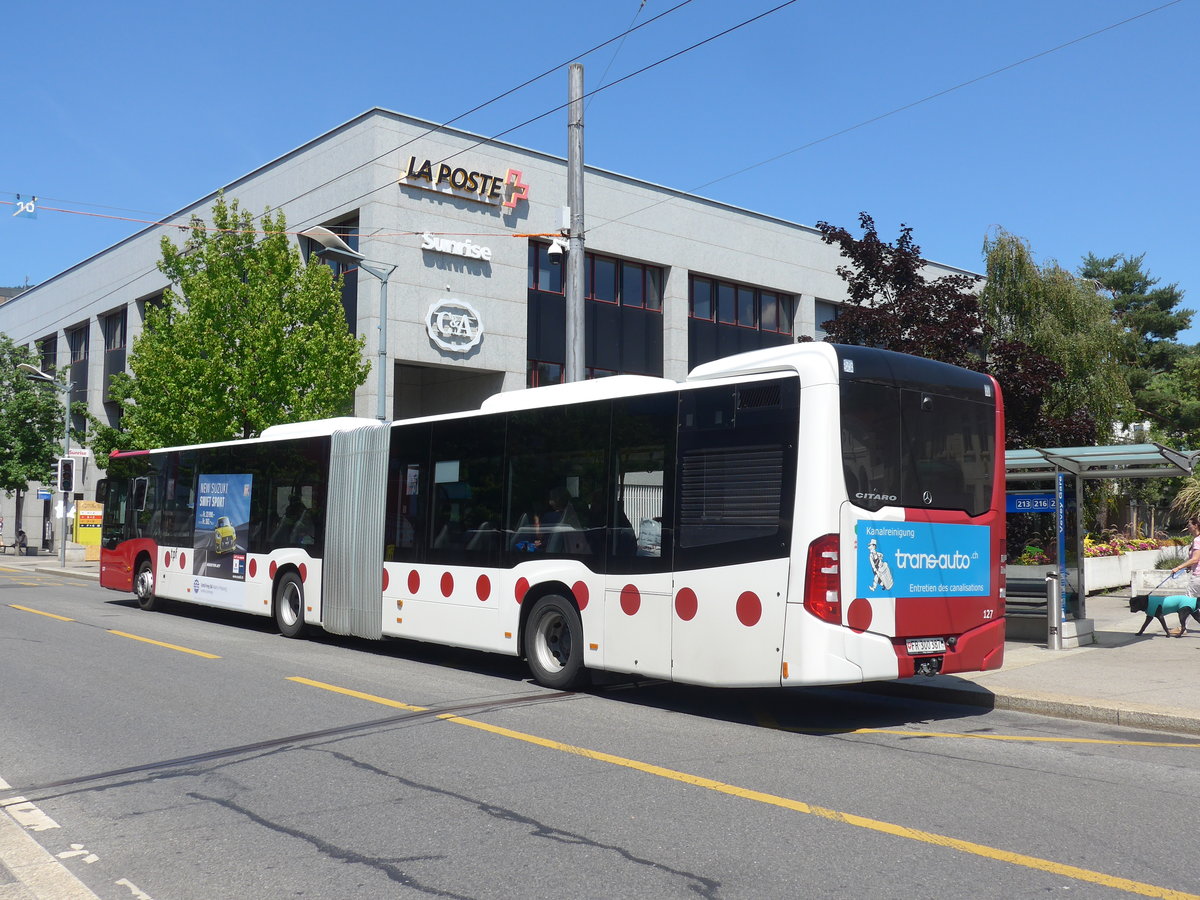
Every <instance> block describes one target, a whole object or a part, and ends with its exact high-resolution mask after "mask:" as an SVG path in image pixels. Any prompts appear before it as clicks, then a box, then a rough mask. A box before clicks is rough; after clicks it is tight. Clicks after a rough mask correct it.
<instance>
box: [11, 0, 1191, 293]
mask: <svg viewBox="0 0 1200 900" xmlns="http://www.w3.org/2000/svg"><path fill="white" fill-rule="evenodd" d="M690 2H691V0H684V2H682V3H679V4H677V5H676V6H674V7H672V8H671V9H669V10H666V11H664V12H663V13H660V14H659V15H657V16H655V17H653V18H651V19H649V20H647V21H646V22H643V23H641V24H640V25H637V26H635V27H633V28H630V29H627V30H626V31H625V32H623V33H622V34H621V35H617V36H615V37H613V38H610V39H608V40H607V41H604V42H602V43H601V44H598V45H596V47H593V48H592V49H591V50H589V51H586V52H585V53H583V54H580V55H578V56H576V57H573V58H572V59H571V60H568V61H567V62H566V63H563V64H561V65H559V66H555V67H554V68H552V69H549V70H547V71H546V72H544V73H542V74H541V75H538V76H536V77H534V78H531V79H528V80H527V81H526V82H523V83H522V84H521V85H519V86H517V87H516V88H512V89H510V90H508V91H505V92H503V93H502V94H499V95H497V96H496V97H494V98H492V100H489V101H486V102H485V103H482V104H479V105H478V106H476V107H474V108H472V109H471V110H468V111H467V112H465V113H461V114H460V115H458V116H456V117H454V118H452V119H450V120H448V121H447V122H446V123H443V125H440V126H435V127H433V128H430V129H428V130H426V131H424V132H422V134H420V135H417V136H416V137H413V138H411V139H410V140H409V141H407V142H405V143H402V144H400V145H398V146H397V147H392V148H389V149H388V150H386V151H384V152H383V153H381V154H379V155H378V156H376V157H374V158H372V159H370V160H367V161H366V162H363V163H360V164H359V165H357V166H355V167H354V168H352V169H350V170H348V171H347V172H344V173H341V174H339V175H337V176H335V177H334V178H331V179H329V180H328V181H326V182H323V183H322V184H320V185H317V186H315V187H313V188H309V189H308V190H306V191H303V192H301V193H300V194H297V195H295V196H294V197H292V198H291V199H290V200H286V201H284V202H283V203H282V204H280V206H279V207H278V208H280V209H282V208H283V207H284V206H286V205H287V204H288V203H292V202H295V201H296V200H298V199H300V198H302V197H304V196H306V195H308V194H310V193H312V192H313V191H316V190H319V189H320V188H322V187H326V186H328V185H329V184H332V183H333V182H335V181H337V180H339V179H341V178H344V177H345V176H346V175H349V174H351V173H352V172H354V171H357V170H358V169H361V168H363V167H364V166H367V165H371V164H372V163H375V162H378V161H379V160H380V159H382V158H383V157H385V156H387V155H388V154H389V153H393V152H395V151H396V150H399V149H402V148H403V147H406V146H408V145H409V144H411V143H413V142H414V141H416V140H419V139H420V138H421V137H424V136H427V135H429V134H432V133H434V132H436V131H437V130H438V129H439V128H442V127H445V125H448V124H450V123H452V122H455V121H458V120H460V119H462V118H464V117H465V116H467V115H470V114H472V113H474V112H476V111H478V110H480V109H482V108H484V107H486V106H487V105H489V104H491V103H494V102H496V101H497V100H499V99H502V98H504V97H507V96H509V95H511V94H512V93H514V92H515V91H517V90H520V89H521V88H523V87H527V86H528V85H530V84H532V83H534V82H536V81H538V80H540V79H541V78H544V77H546V76H547V75H549V74H552V73H553V72H555V71H558V70H559V69H561V68H563V66H565V65H569V64H570V63H571V62H574V61H575V60H577V59H581V58H583V57H584V56H587V55H588V54H590V53H592V52H594V51H595V50H597V49H601V48H603V47H605V46H607V45H609V44H611V43H613V42H614V41H617V40H620V39H622V38H623V37H624V36H627V35H628V34H630V33H632V32H633V31H636V30H638V29H640V28H643V27H645V26H647V25H650V24H651V23H653V22H654V21H656V20H658V19H661V18H662V17H663V16H665V15H668V14H670V13H672V12H675V11H676V10H678V9H680V8H681V7H683V6H685V5H687V3H690ZM795 2H797V0H786V2H784V3H782V4H779V5H778V6H775V7H773V8H771V9H769V10H766V11H765V12H763V13H760V14H758V15H756V16H753V17H752V18H750V19H746V20H744V21H742V22H740V23H738V24H736V25H733V26H731V27H729V28H727V29H725V30H723V31H721V32H718V33H717V34H714V35H711V36H710V37H708V38H705V39H704V40H702V41H699V42H697V43H695V44H692V45H690V46H688V47H685V48H683V49H682V50H679V51H676V52H675V53H672V54H670V55H668V56H666V57H663V58H661V59H659V60H657V61H656V62H653V63H650V64H649V65H646V66H643V67H642V68H640V69H637V70H636V71H633V72H630V73H629V74H627V75H624V76H622V77H621V78H619V79H617V80H616V81H614V82H612V83H611V84H607V85H602V86H601V87H598V88H596V89H594V90H592V91H590V92H587V93H585V95H584V97H585V98H589V97H592V96H594V95H595V94H598V93H601V92H602V91H604V90H607V89H609V88H611V87H615V86H616V85H618V84H621V83H623V82H625V81H628V80H629V79H631V78H633V77H635V76H637V75H641V74H644V73H645V72H647V71H650V70H651V69H654V68H656V67H657V66H660V65H662V64H664V63H666V62H669V61H671V60H673V59H676V58H678V57H679V56H681V55H683V54H685V53H688V52H690V51H692V50H695V49H698V48H699V47H702V46H704V45H705V44H708V43H711V42H712V41H714V40H717V39H718V38H720V37H724V36H725V35H728V34H730V33H732V32H734V31H736V30H738V29H740V28H743V27H745V26H746V25H749V24H752V23H753V22H755V21H758V20H759V19H762V18H763V17H765V16H768V15H771V14H772V13H775V12H778V11H779V10H781V9H784V8H786V7H788V6H791V5H792V4H793V3H795ZM1182 2H1183V0H1168V2H1166V3H1163V4H1161V5H1159V6H1156V7H1153V8H1151V9H1148V10H1145V11H1143V12H1141V13H1137V14H1136V15H1132V16H1129V17H1127V18H1125V19H1122V20H1120V21H1118V22H1114V23H1112V24H1110V25H1106V26H1104V27H1103V28H1098V29H1096V30H1094V31H1091V32H1088V33H1087V34H1084V35H1081V36H1079V37H1076V38H1073V39H1071V40H1069V41H1065V42H1063V43H1061V44H1057V45H1055V46H1054V47H1050V48H1048V49H1046V50H1042V51H1040V52H1038V53H1035V54H1033V55H1031V56H1027V57H1025V58H1023V59H1020V60H1017V61H1016V62H1013V63H1009V64H1007V65H1005V66H1001V67H999V68H996V69H993V70H991V71H989V72H986V73H984V74H982V75H978V76H975V77H973V78H970V79H968V80H966V81H963V82H960V83H958V84H955V85H953V86H951V87H948V88H945V89H943V90H940V91H936V92H934V93H932V94H929V95H927V96H925V97H922V98H920V99H918V100H914V101H911V102H909V103H906V104H903V105H901V106H897V107H895V108H893V109H891V110H888V111H887V112H883V113H880V114H878V115H875V116H871V117H870V118H867V119H864V120H862V121H860V122H857V123H855V124H854V125H850V126H847V127H845V128H842V129H839V130H838V131H835V132H831V133H830V134H827V135H825V136H823V137H820V138H816V139H814V140H812V141H808V142H806V143H804V144H801V145H799V146H797V147H793V148H791V149H790V150H786V151H784V152H782V153H777V154H775V155H773V156H771V157H768V158H766V159H763V160H761V161H759V162H757V163H753V164H751V165H749V166H744V167H742V168H740V169H738V170H736V171H733V172H730V173H727V174H725V175H722V176H720V177H718V178H714V179H712V180H710V181H707V182H705V183H704V184H701V185H698V186H696V187H694V188H691V189H689V190H686V191H681V192H680V193H682V194H692V193H695V192H696V191H699V190H703V189H704V188H706V187H711V186H712V185H714V184H719V183H720V182H722V181H727V180H728V179H730V178H734V177H737V176H738V175H741V174H744V173H746V172H749V171H752V170H754V169H756V168H760V167H762V166H765V165H769V164H771V163H773V162H776V161H778V160H780V159H783V158H785V157H787V156H790V155H793V154H795V153H798V152H801V151H803V150H807V149H810V148H811V147H814V146H817V145H819V144H822V143H825V142H827V141H830V140H833V139H835V138H838V137H841V136H843V135H845V134H849V133H851V132H853V131H856V130H859V129H861V128H864V127H866V126H868V125H871V124H874V123H876V122H879V121H882V120H884V119H887V118H890V117H891V116H894V115H898V114H899V113H901V112H905V111H907V110H910V109H913V108H915V107H917V106H920V105H923V104H925V103H929V102H931V101H933V100H935V99H938V98H940V97H944V96H946V95H948V94H951V93H953V92H955V91H958V90H961V89H963V88H966V87H969V86H971V85H973V84H978V83H979V82H982V81H985V80H987V79H989V78H993V77H995V76H997V75H1000V74H1002V73H1004V72H1007V71H1011V70H1012V69H1015V68H1018V67H1019V66H1023V65H1026V64H1028V63H1030V62H1033V61H1035V60H1037V59H1040V58H1042V57H1045V56H1048V55H1050V54H1052V53H1056V52H1058V51H1060V50H1063V49H1066V48H1067V47H1070V46H1073V45H1075V44H1078V43H1081V42H1083V41H1086V40H1089V39H1090V38H1093V37H1096V36H1098V35H1101V34H1104V33H1105V32H1108V31H1112V30H1113V29H1116V28H1120V27H1122V26H1124V25H1127V24H1129V23H1131V22H1134V21H1136V20H1138V19H1141V18H1145V17H1146V16H1149V15H1152V14H1154V13H1157V12H1161V11H1162V10H1164V9H1167V8H1169V7H1171V6H1175V5H1177V4H1179V3H1182ZM635 19H636V16H635ZM567 105H568V104H567V103H564V104H560V105H558V106H556V107H554V108H553V109H550V110H547V111H546V112H543V113H541V114H540V115H538V116H534V117H533V118H530V119H527V120H526V121H524V122H522V123H520V124H518V125H515V126H513V127H511V128H508V129H506V130H504V131H501V132H499V133H497V134H495V135H493V136H492V137H490V138H481V139H480V140H478V141H476V142H475V143H473V144H471V145H470V146H468V147H466V148H464V149H463V150H460V151H458V152H456V153H454V154H452V155H451V156H448V157H445V158H444V159H443V160H441V162H446V161H447V160H449V159H453V158H454V157H455V156H458V155H459V154H461V153H464V152H466V151H467V150H470V149H472V148H474V147H477V146H479V145H480V144H484V143H488V142H491V141H494V140H496V139H497V138H499V137H502V136H504V135H507V134H510V133H512V132H513V131H516V130H518V129H520V128H523V127H525V126H526V125H529V124H532V123H533V122H536V121H538V120H540V119H543V118H545V117H546V116H549V115H552V114H553V113H555V112H558V111H560V110H562V109H564V108H565V107H566V106H567ZM392 183H393V182H392V181H391V180H389V181H388V182H387V184H384V185H381V186H379V187H375V188H372V189H371V190H369V191H367V192H365V193H363V194H360V195H359V196H357V197H354V198H351V199H350V200H348V201H343V202H342V203H340V204H339V205H340V206H343V207H344V206H346V205H348V204H353V203H355V202H357V201H359V200H362V199H364V198H366V197H368V196H370V195H371V194H373V193H376V192H377V191H379V190H382V189H383V188H386V187H388V186H389V185H390V184H392ZM676 199H677V198H676V197H667V198H664V199H662V200H658V201H656V202H654V203H652V204H649V205H647V206H644V207H641V208H639V209H636V210H633V211H631V212H629V213H626V214H625V215H623V216H619V217H616V218H614V219H608V220H605V221H603V222H601V223H599V224H597V225H594V226H591V227H590V228H588V229H587V233H589V234H590V233H591V232H593V231H595V230H597V229H599V228H602V227H604V226H606V225H611V224H614V223H617V222H621V221H624V220H626V219H629V218H630V217H632V216H636V215H639V214H641V213H644V212H646V211H648V210H651V209H654V208H656V207H658V206H661V205H663V204H665V203H670V202H673V201H674V200H676ZM0 203H7V204H9V205H12V204H11V201H3V200H0ZM82 205H97V204H82ZM43 208H45V209H53V208H51V207H43ZM101 208H105V207H101ZM109 208H111V207H109ZM54 211H58V212H65V213H73V214H76V215H93V216H101V217H104V218H113V219H122V218H124V217H120V216H102V215H101V214H98V213H85V212H83V211H80V210H68V209H57V210H54ZM182 214H183V213H176V214H175V216H178V215H182ZM255 218H259V216H255ZM126 220H127V221H134V222H137V221H144V220H137V219H131V218H130V219H126ZM146 224H148V225H149V226H150V227H154V226H162V227H174V228H180V229H185V230H186V229H190V228H192V227H193V225H192V223H190V222H189V223H188V224H179V223H173V222H166V221H158V222H147V223H146ZM260 233H264V234H266V233H267V232H260ZM288 233H289V234H296V233H297V232H288ZM422 233H424V232H396V233H394V234H383V233H380V234H379V235H378V236H379V237H387V236H396V237H399V236H407V235H414V234H422ZM438 233H439V234H446V235H448V234H460V233H458V232H438ZM492 234H494V233H492V232H487V233H479V234H474V235H468V234H467V233H466V232H463V233H461V236H491V235H492ZM514 236H522V237H534V236H539V235H533V234H526V235H514ZM152 271H153V268H151V269H148V270H146V271H145V272H142V273H140V274H138V275H136V276H134V277H133V278H131V279H130V280H129V281H127V282H126V283H125V284H123V285H120V286H118V287H116V288H114V289H113V290H112V291H109V292H108V293H107V294H105V295H103V297H100V298H97V299H104V297H107V296H110V295H111V294H112V293H115V292H116V291H118V290H120V289H121V288H123V287H125V286H127V285H128V284H132V283H133V282H134V281H136V280H138V279H139V278H142V277H144V276H145V275H146V274H149V273H150V272H152Z"/></svg>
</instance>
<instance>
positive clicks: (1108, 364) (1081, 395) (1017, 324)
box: [979, 229, 1132, 446]
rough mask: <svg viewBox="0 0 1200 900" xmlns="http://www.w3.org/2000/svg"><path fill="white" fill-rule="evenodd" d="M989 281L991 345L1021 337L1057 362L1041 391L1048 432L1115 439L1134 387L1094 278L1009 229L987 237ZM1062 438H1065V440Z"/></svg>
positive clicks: (986, 300) (1078, 439) (1083, 439)
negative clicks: (1042, 253)
mask: <svg viewBox="0 0 1200 900" xmlns="http://www.w3.org/2000/svg"><path fill="white" fill-rule="evenodd" d="M983 250H984V255H985V257H986V260H987V281H986V283H985V285H984V288H983V290H982V291H981V292H980V295H979V300H980V305H981V307H982V310H983V315H984V318H985V320H986V322H987V329H986V332H985V334H986V338H985V348H986V349H987V350H988V351H989V353H990V351H991V350H992V346H993V345H994V344H995V343H996V342H1001V341H1018V342H1020V343H1022V344H1024V345H1025V346H1027V347H1029V348H1031V349H1032V350H1033V351H1034V352H1036V353H1038V354H1040V355H1042V356H1044V357H1045V358H1047V359H1049V360H1050V361H1051V362H1053V363H1054V365H1055V366H1056V368H1057V370H1058V371H1059V373H1060V374H1059V375H1058V376H1057V377H1056V378H1054V379H1053V380H1052V381H1051V383H1050V384H1049V385H1047V390H1046V391H1045V393H1044V395H1043V397H1042V410H1041V417H1042V422H1043V429H1044V431H1045V432H1046V433H1045V434H1044V435H1041V436H1040V437H1041V438H1042V440H1035V443H1041V444H1042V445H1043V446H1045V445H1046V444H1045V439H1046V438H1050V437H1051V436H1052V435H1058V436H1059V437H1060V439H1061V438H1062V437H1067V436H1073V440H1070V441H1068V442H1064V443H1069V444H1093V443H1096V442H1097V441H1099V442H1101V443H1109V442H1110V441H1111V435H1112V427H1113V425H1114V424H1115V423H1118V422H1123V421H1127V420H1128V416H1129V414H1130V412H1131V409H1132V407H1131V398H1130V394H1129V387H1128V384H1127V383H1126V381H1125V372H1124V368H1123V366H1122V365H1121V345H1122V336H1121V332H1120V330H1119V329H1118V328H1117V327H1116V326H1114V325H1113V323H1112V318H1111V314H1110V307H1109V304H1108V302H1107V301H1106V299H1105V298H1104V297H1102V296H1101V295H1100V294H1099V293H1098V292H1097V290H1096V287H1095V285H1094V284H1093V283H1092V282H1091V281H1090V280H1086V279H1082V278H1076V277H1075V276H1074V275H1072V274H1071V273H1070V272H1068V271H1066V270H1065V269H1063V268H1062V267H1061V266H1059V265H1058V264H1057V263H1055V262H1053V261H1051V262H1047V263H1045V264H1038V263H1037V262H1036V261H1035V259H1034V256H1033V252H1032V250H1031V249H1030V247H1029V244H1028V242H1026V241H1025V240H1024V239H1022V238H1019V237H1017V236H1015V235H1012V234H1009V233H1008V232H1006V231H1004V230H1003V229H998V230H997V231H996V232H995V233H994V234H992V235H989V236H988V238H987V239H986V240H985V241H984V245H983ZM1062 445H1063V444H1060V446H1062Z"/></svg>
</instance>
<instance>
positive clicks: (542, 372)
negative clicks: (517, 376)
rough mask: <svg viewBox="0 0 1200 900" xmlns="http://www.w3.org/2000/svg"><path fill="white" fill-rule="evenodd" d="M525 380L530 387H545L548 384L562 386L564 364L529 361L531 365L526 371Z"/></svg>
mask: <svg viewBox="0 0 1200 900" xmlns="http://www.w3.org/2000/svg"><path fill="white" fill-rule="evenodd" d="M525 380H526V383H527V384H528V385H529V387H545V386H546V385H548V384H562V380H563V367H562V364H561V363H555V362H544V361H542V360H537V359H531V360H529V364H528V366H527V369H526V377H525Z"/></svg>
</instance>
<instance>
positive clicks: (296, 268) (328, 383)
mask: <svg viewBox="0 0 1200 900" xmlns="http://www.w3.org/2000/svg"><path fill="white" fill-rule="evenodd" d="M212 222H213V224H212V227H211V228H208V227H206V226H205V224H204V222H203V221H202V220H201V219H199V218H194V219H193V220H192V225H191V233H190V235H189V237H188V238H187V240H186V241H185V242H184V245H183V246H182V247H177V246H175V245H174V244H173V243H172V242H171V241H170V239H169V238H167V237H163V239H162V244H161V248H162V260H161V262H160V263H159V269H160V270H161V271H162V273H163V274H164V275H166V276H167V278H169V279H170V283H171V286H170V288H169V289H168V290H167V291H166V292H165V293H164V295H163V302H162V305H161V306H155V305H153V304H148V305H147V308H146V319H145V328H144V330H143V332H142V334H141V335H140V336H139V337H138V338H137V339H136V340H135V341H134V342H133V346H132V347H131V349H130V355H129V369H130V372H129V373H128V374H122V375H118V376H115V377H114V378H113V383H112V390H111V393H112V396H113V397H114V398H115V399H116V400H117V401H118V402H119V403H120V404H121V408H122V413H123V415H122V418H121V424H120V429H119V430H114V429H110V428H106V427H103V426H100V427H99V428H97V434H96V436H95V438H94V440H93V442H92V446H93V447H94V448H95V449H96V451H97V453H96V455H97V458H101V457H103V456H106V452H107V450H109V449H111V448H112V447H115V446H117V445H118V444H119V445H122V446H125V447H155V446H164V445H171V444H190V443H202V442H208V441H220V440H229V439H232V438H248V437H253V436H255V435H257V434H260V433H261V432H262V431H263V429H265V428H267V427H268V426H270V425H276V424H280V423H284V422H301V421H307V420H311V419H318V418H323V417H325V416H332V415H341V414H345V413H348V412H349V411H350V410H351V409H352V403H353V395H354V390H355V388H356V387H358V386H359V385H360V384H362V383H363V381H364V380H365V379H366V377H367V373H368V371H369V370H370V364H369V363H365V362H363V361H362V348H363V343H364V340H363V338H361V337H355V336H354V335H352V334H350V333H349V332H348V331H347V329H346V320H345V314H344V312H343V309H342V304H341V285H340V281H335V280H334V279H333V278H332V276H331V274H330V270H329V268H328V267H327V266H325V265H322V264H320V263H319V262H317V261H316V260H313V261H312V263H311V264H310V265H305V264H304V262H303V261H302V260H301V257H300V252H299V250H298V249H297V248H296V246H295V245H294V244H293V243H292V242H290V241H289V240H288V237H287V234H286V233H285V230H286V227H287V225H286V222H285V220H284V216H283V213H282V212H278V213H276V214H275V215H274V216H272V215H271V213H270V210H267V212H266V214H265V215H264V216H263V218H262V222H261V225H259V226H258V227H257V228H256V227H255V225H254V222H253V218H252V217H251V215H250V213H249V212H248V211H245V210H239V208H238V201H237V200H236V199H235V200H232V201H231V202H229V203H226V201H225V198H224V197H220V196H219V197H218V198H217V200H216V202H215V203H214V204H213V209H212Z"/></svg>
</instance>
